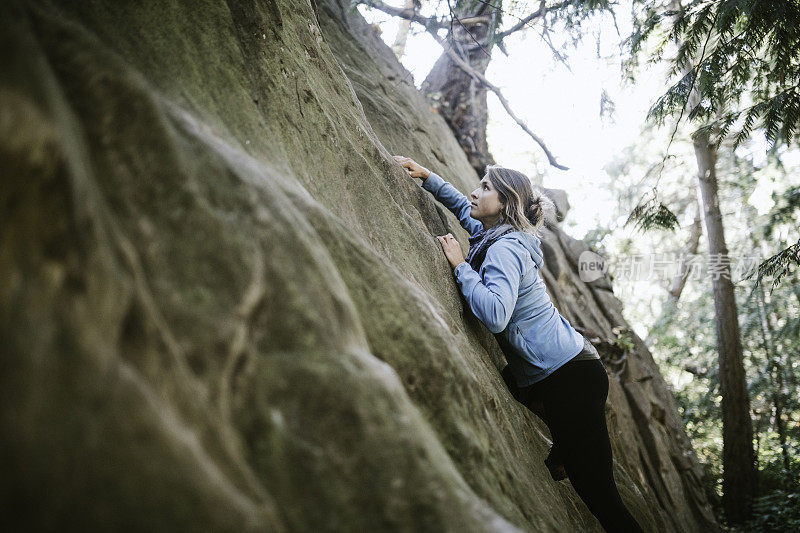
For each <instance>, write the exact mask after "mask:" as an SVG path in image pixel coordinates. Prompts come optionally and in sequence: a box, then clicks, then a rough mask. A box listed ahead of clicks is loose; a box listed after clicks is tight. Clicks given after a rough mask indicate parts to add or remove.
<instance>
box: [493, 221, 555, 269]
mask: <svg viewBox="0 0 800 533" xmlns="http://www.w3.org/2000/svg"><path fill="white" fill-rule="evenodd" d="M500 239H514V240H515V241H517V242H519V243H520V244H522V246H524V247H525V249H526V250H528V253H530V254H531V257H532V258H533V262H534V263H535V264H536V268H538V269H539V270H541V269H542V268H544V255H543V254H542V248H541V241H540V240H539V237H537V236H536V235H533V234H532V233H528V232H525V231H511V232H509V233H506V234H505V235H503V236H502V237H500ZM500 239H498V240H500Z"/></svg>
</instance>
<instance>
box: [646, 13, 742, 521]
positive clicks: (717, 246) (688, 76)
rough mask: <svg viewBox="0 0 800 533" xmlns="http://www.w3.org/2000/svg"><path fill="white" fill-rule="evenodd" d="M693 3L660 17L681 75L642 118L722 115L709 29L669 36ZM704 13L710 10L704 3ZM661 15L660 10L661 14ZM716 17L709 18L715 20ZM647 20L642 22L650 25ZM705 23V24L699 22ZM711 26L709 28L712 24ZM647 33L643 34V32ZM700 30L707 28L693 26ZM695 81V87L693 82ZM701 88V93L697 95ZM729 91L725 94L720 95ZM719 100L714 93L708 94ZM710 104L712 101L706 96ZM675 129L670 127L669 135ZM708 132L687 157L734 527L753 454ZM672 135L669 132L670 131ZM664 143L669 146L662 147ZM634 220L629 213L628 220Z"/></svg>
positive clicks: (697, 136)
mask: <svg viewBox="0 0 800 533" xmlns="http://www.w3.org/2000/svg"><path fill="white" fill-rule="evenodd" d="M697 4H698V2H690V4H689V7H687V8H683V7H682V6H681V3H680V1H677V0H673V1H671V2H669V4H668V6H666V9H664V13H665V15H663V17H670V18H672V19H673V26H672V31H671V32H668V35H670V36H671V37H672V38H673V39H682V40H679V41H678V42H677V43H676V44H677V53H676V56H675V58H674V59H673V61H674V64H675V66H674V67H673V72H675V69H682V76H681V81H679V82H678V83H677V84H676V85H674V86H673V87H671V88H670V89H669V91H668V92H667V94H666V95H664V96H662V97H661V98H659V100H658V101H657V102H656V104H655V105H654V106H653V108H652V109H651V110H650V113H649V116H650V117H651V118H655V119H656V120H657V121H660V122H663V121H664V119H665V118H666V117H667V116H668V115H671V114H678V115H679V116H678V122H680V120H681V118H682V116H683V114H684V112H685V111H686V110H687V109H688V110H689V113H688V116H689V118H690V119H699V118H700V117H704V118H706V119H707V118H708V117H709V114H708V113H709V112H711V113H713V112H716V113H721V112H723V111H722V109H721V107H720V106H716V107H714V106H713V105H711V106H710V109H709V110H704V109H705V108H704V106H708V105H709V104H708V103H706V101H705V99H706V98H709V94H708V89H707V86H708V83H709V80H708V79H706V78H704V77H703V76H707V75H708V73H707V72H705V71H704V70H703V62H704V60H705V58H706V57H707V56H706V54H707V49H708V45H709V41H710V40H711V36H712V33H713V32H712V31H711V30H707V31H706V32H705V34H704V35H705V39H704V40H702V41H701V40H700V35H701V32H700V30H699V29H698V30H697V31H696V32H695V33H688V34H687V33H686V32H683V31H680V30H679V29H678V30H676V29H675V28H676V27H678V28H681V26H680V25H681V24H683V23H685V21H686V20H687V17H686V16H685V15H684V12H685V11H691V10H692V9H694V7H696V5H697ZM705 8H706V9H705V11H706V13H707V14H708V13H710V12H712V11H713V7H711V6H708V5H706V6H705ZM662 9H663V8H662ZM718 14H719V13H717V15H718ZM654 18H656V19H657V18H658V17H652V16H651V17H650V18H649V19H648V21H647V23H646V24H651V23H652V21H653V19H654ZM701 20H703V21H704V20H705V19H701ZM713 24H714V22H713V21H712V22H711V25H712V26H713ZM653 28H654V26H653V27H649V28H647V26H646V29H647V30H648V31H646V32H645V34H646V35H647V34H649V31H652V29H653ZM700 28H707V26H703V24H700ZM639 39H640V37H639V36H635V38H634V50H636V49H637V47H638V46H639V45H641V43H642V41H641V40H639ZM657 50H658V53H657V54H656V56H657V57H661V53H663V50H664V47H663V46H662V47H660V48H659V49H657ZM687 80H688V82H687ZM697 82H700V83H697ZM704 89H705V91H704ZM724 90H725V91H730V90H729V89H727V88H726V89H724ZM716 96H717V97H719V96H720V95H716ZM712 99H713V97H712ZM675 131H677V125H676V130H675ZM713 131H714V129H713V128H709V127H707V126H706V127H701V128H700V129H699V130H697V131H696V132H695V133H694V135H693V136H692V137H693V139H692V140H693V146H694V152H695V158H696V160H697V179H698V186H699V189H700V193H701V199H702V205H703V211H704V217H703V218H704V220H705V225H706V235H707V237H708V258H709V261H708V265H709V271H710V274H711V279H712V287H713V295H714V318H715V326H716V338H717V351H718V365H719V379H720V394H721V396H722V402H721V409H722V442H723V451H722V464H723V480H722V486H723V497H722V504H723V508H724V510H725V516H726V518H727V519H728V520H729V521H730V522H731V523H734V524H740V523H743V522H744V521H745V520H746V519H747V518H748V517H749V514H750V508H751V504H752V500H753V498H754V496H755V491H756V470H755V455H754V451H753V426H752V419H751V415H750V397H749V394H748V390H747V379H746V376H745V369H744V361H743V350H742V340H741V332H740V328H739V314H738V309H737V304H736V296H735V292H734V286H733V283H732V280H731V265H730V255H729V254H728V247H727V244H726V241H725V227H724V221H723V215H722V212H721V210H720V202H719V185H718V180H717V156H718V149H719V146H720V141H721V139H722V138H723V137H720V136H719V135H718V136H716V137H715V138H713V139H712V132H713ZM673 136H674V133H673ZM670 142H671V141H670ZM637 216H639V214H637V213H632V217H634V218H635V217H637Z"/></svg>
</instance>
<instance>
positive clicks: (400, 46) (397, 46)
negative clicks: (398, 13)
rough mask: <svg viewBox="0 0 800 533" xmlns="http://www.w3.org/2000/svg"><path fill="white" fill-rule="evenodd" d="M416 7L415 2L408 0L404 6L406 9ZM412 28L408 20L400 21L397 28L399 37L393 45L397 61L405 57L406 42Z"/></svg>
mask: <svg viewBox="0 0 800 533" xmlns="http://www.w3.org/2000/svg"><path fill="white" fill-rule="evenodd" d="M413 7H414V0H406V3H405V4H403V8H404V9H412V8H413ZM409 28H411V21H410V20H408V19H403V18H401V19H399V26H398V27H397V35H396V36H395V38H394V43H393V44H392V52H394V55H395V56H397V59H400V58H401V57H403V54H404V53H405V51H406V41H407V40H408V30H409Z"/></svg>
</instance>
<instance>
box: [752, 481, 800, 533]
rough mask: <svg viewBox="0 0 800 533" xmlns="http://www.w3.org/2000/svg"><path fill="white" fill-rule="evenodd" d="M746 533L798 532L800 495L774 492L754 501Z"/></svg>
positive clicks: (779, 491) (781, 491)
mask: <svg viewBox="0 0 800 533" xmlns="http://www.w3.org/2000/svg"><path fill="white" fill-rule="evenodd" d="M746 530H747V531H754V532H755V531H759V532H764V533H767V532H769V533H772V532H774V533H783V532H789V531H800V493H798V492H786V491H783V490H775V491H773V492H770V493H768V494H765V495H763V496H761V497H760V498H758V499H756V501H755V502H754V503H753V518H752V519H751V520H750V521H749V522H748V523H747V526H746Z"/></svg>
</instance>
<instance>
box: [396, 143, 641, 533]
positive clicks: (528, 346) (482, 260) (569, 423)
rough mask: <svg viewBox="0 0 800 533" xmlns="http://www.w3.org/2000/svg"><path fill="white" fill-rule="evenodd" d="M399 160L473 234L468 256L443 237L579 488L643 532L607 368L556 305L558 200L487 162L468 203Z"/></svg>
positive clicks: (596, 509) (612, 516)
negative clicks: (616, 465) (625, 472)
mask: <svg viewBox="0 0 800 533" xmlns="http://www.w3.org/2000/svg"><path fill="white" fill-rule="evenodd" d="M394 158H395V160H397V162H398V163H400V164H401V165H402V166H403V167H404V168H405V169H406V172H407V173H408V174H409V175H410V176H411V177H414V178H421V179H422V180H423V181H422V186H423V187H424V188H425V189H426V190H428V191H430V192H431V193H432V194H433V195H434V196H435V198H436V199H437V200H438V201H439V202H441V203H442V204H444V206H445V207H447V208H448V209H449V210H450V211H452V212H453V214H454V215H456V217H458V220H459V221H460V222H461V225H462V226H463V227H464V229H466V230H467V231H468V232H469V234H470V235H471V237H470V239H469V242H470V249H469V253H468V254H467V257H466V258H464V255H463V253H462V252H461V246H460V245H459V244H458V241H456V239H455V238H454V237H453V235H452V234H450V233H448V234H447V235H443V236H440V237H436V238H437V239H438V240H439V242H440V243H441V246H442V250H443V251H444V254H445V256H446V257H447V260H448V261H449V262H450V265H451V266H452V267H453V269H454V274H455V276H456V281H457V283H458V286H459V289H460V290H461V293H462V294H463V295H464V298H465V299H466V301H467V303H468V304H469V307H470V309H471V310H472V312H473V313H474V314H475V316H477V317H478V318H479V319H480V320H481V321H482V322H483V323H484V324H485V325H486V327H487V328H489V330H490V331H491V332H492V333H494V334H496V337H497V339H498V341H500V343H501V345H502V346H503V348H504V351H505V353H506V358H507V359H508V367H507V370H508V371H509V373H510V374H511V377H512V379H511V381H512V383H510V386H511V388H512V390H513V388H514V387H515V386H516V388H517V390H516V391H513V392H515V393H516V394H515V397H516V398H518V399H520V401H522V402H523V403H525V404H526V406H528V407H529V408H531V409H532V410H533V408H532V407H531V402H532V401H533V400H534V399H541V401H542V402H543V404H544V411H545V414H546V415H547V417H546V421H547V423H548V426H549V427H550V431H551V433H552V435H553V444H554V449H556V448H557V449H558V451H559V454H560V458H561V460H562V461H563V464H564V468H565V469H566V473H567V475H568V476H569V479H570V482H571V483H572V486H573V487H574V488H575V491H576V492H577V493H578V495H579V496H580V497H581V499H582V500H583V501H584V502H585V503H586V505H587V507H588V508H589V510H590V511H591V512H592V514H594V515H595V516H596V517H597V519H598V520H599V521H600V523H601V524H602V526H603V527H604V528H605V530H606V531H615V532H616V531H626V532H627V531H641V527H640V526H639V524H638V523H637V522H636V520H635V519H634V518H633V516H631V514H630V512H629V511H628V509H627V508H626V507H625V505H624V503H623V502H622V499H621V498H620V495H619V491H618V490H617V486H616V483H615V482H614V474H613V463H612V458H611V443H610V441H609V437H608V429H607V427H606V416H605V403H606V398H607V396H608V375H607V374H606V371H605V367H604V366H603V363H602V362H601V361H600V357H599V355H598V353H597V350H596V349H595V348H594V347H593V346H592V345H591V343H589V342H588V341H587V340H586V339H585V338H584V337H583V336H582V335H581V334H580V333H578V332H577V331H576V330H575V329H574V328H573V327H572V326H571V325H570V324H569V322H568V321H567V320H566V319H565V318H564V317H562V316H561V315H560V314H559V312H558V311H557V310H556V308H555V307H554V306H553V304H552V302H551V301H550V298H549V297H548V295H547V292H546V290H545V285H544V281H542V279H541V277H540V276H539V270H541V268H542V267H543V266H544V259H543V257H542V252H541V248H540V246H539V244H540V241H539V238H538V236H537V234H538V232H539V229H540V228H541V227H542V225H543V223H544V218H545V212H547V211H550V212H552V211H553V210H554V206H553V203H552V201H550V200H549V199H548V198H547V197H545V196H542V195H541V194H539V193H538V192H536V191H534V190H533V187H532V186H531V182H530V180H529V179H528V178H527V177H526V176H525V175H524V174H522V173H520V172H517V171H514V170H510V169H506V168H503V167H499V166H490V167H488V168H487V172H486V175H485V176H484V177H483V179H481V181H480V184H479V187H478V188H477V189H476V190H475V191H473V192H472V194H471V195H470V199H467V197H466V196H464V195H463V194H461V193H460V192H459V191H458V190H456V188H455V187H453V186H452V185H450V184H449V183H447V182H446V181H444V180H443V179H442V178H441V177H440V176H438V175H437V174H435V173H433V172H431V171H430V170H428V169H427V168H425V167H423V166H421V165H419V164H418V163H416V162H415V161H414V160H412V159H410V158H408V157H403V156H394ZM504 373H505V371H504ZM550 459H552V457H551V458H550Z"/></svg>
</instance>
